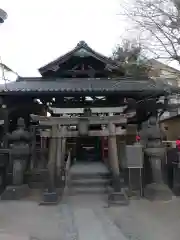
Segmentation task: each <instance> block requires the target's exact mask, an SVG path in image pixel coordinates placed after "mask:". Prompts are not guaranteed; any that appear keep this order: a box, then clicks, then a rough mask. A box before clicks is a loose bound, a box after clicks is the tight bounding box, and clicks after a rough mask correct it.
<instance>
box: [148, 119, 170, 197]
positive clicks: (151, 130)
mask: <svg viewBox="0 0 180 240" xmlns="http://www.w3.org/2000/svg"><path fill="white" fill-rule="evenodd" d="M145 154H146V155H147V156H148V157H149V160H150V163H151V168H152V176H153V182H152V183H151V184H149V185H147V186H146V188H145V196H146V197H148V198H150V199H153V200H155V199H159V200H170V199H171V198H172V192H171V190H170V189H169V188H168V186H167V185H166V184H164V181H163V174H162V158H163V157H164V155H165V149H164V146H163V144H162V139H161V130H160V127H159V124H158V122H157V118H156V117H154V116H152V117H150V119H149V126H148V128H147V143H146V148H145Z"/></svg>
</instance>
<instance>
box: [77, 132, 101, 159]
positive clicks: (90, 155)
mask: <svg viewBox="0 0 180 240" xmlns="http://www.w3.org/2000/svg"><path fill="white" fill-rule="evenodd" d="M100 147H101V141H100V137H89V136H86V137H78V138H77V140H76V160H77V161H80V162H97V161H101V149H100Z"/></svg>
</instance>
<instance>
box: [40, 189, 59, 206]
mask: <svg viewBox="0 0 180 240" xmlns="http://www.w3.org/2000/svg"><path fill="white" fill-rule="evenodd" d="M58 202H59V195H58V193H57V192H53V191H52V192H48V191H47V192H44V193H43V201H42V202H41V203H40V205H54V204H58Z"/></svg>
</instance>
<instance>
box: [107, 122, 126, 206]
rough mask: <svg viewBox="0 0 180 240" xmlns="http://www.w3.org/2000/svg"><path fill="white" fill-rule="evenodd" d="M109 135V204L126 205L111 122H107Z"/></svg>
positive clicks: (114, 131) (114, 127)
mask: <svg viewBox="0 0 180 240" xmlns="http://www.w3.org/2000/svg"><path fill="white" fill-rule="evenodd" d="M108 128H109V137H108V154H109V165H110V167H111V170H112V187H113V191H111V193H110V194H109V197H108V203H109V204H119V205H127V204H128V198H127V196H126V193H125V192H124V191H123V189H121V181H120V171H119V161H118V151H117V142H116V126H115V124H113V123H112V122H109V125H108Z"/></svg>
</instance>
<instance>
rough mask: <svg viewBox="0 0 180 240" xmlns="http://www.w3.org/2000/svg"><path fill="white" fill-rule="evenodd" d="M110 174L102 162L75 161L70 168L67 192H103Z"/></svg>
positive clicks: (72, 193)
mask: <svg viewBox="0 0 180 240" xmlns="http://www.w3.org/2000/svg"><path fill="white" fill-rule="evenodd" d="M109 184H110V174H109V171H108V169H107V168H106V166H105V165H104V164H103V163H99V162H97V163H76V164H75V165H74V166H72V168H71V170H70V177H69V183H68V187H69V194H70V195H77V194H104V193H106V192H107V188H108V186H109Z"/></svg>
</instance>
